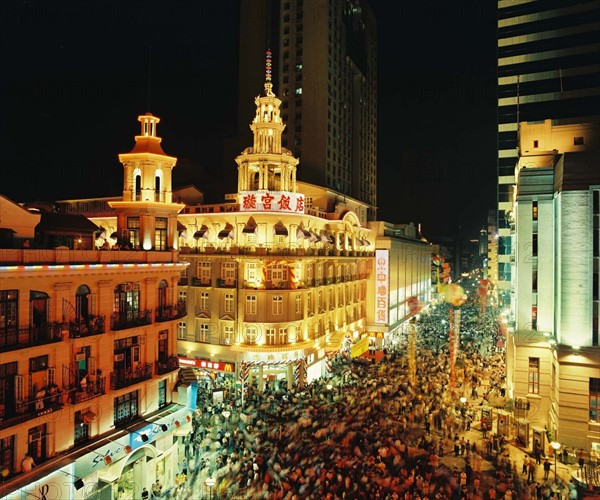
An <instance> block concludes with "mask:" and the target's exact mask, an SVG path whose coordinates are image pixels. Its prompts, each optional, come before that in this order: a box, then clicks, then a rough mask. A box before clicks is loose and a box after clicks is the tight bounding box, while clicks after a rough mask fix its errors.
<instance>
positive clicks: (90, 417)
mask: <svg viewBox="0 0 600 500" xmlns="http://www.w3.org/2000/svg"><path fill="white" fill-rule="evenodd" d="M81 418H82V419H83V421H84V423H86V424H91V423H92V422H93V421H94V420H96V414H95V413H94V412H93V411H86V412H85V413H84V414H83V415H81Z"/></svg>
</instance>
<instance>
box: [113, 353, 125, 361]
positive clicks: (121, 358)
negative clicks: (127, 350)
mask: <svg viewBox="0 0 600 500" xmlns="http://www.w3.org/2000/svg"><path fill="white" fill-rule="evenodd" d="M124 360H125V355H124V354H115V361H124Z"/></svg>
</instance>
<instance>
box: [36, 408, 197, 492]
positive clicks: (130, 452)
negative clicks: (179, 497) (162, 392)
mask: <svg viewBox="0 0 600 500" xmlns="http://www.w3.org/2000/svg"><path fill="white" fill-rule="evenodd" d="M191 421H192V418H191V411H190V409H189V408H179V409H176V410H175V411H173V412H172V413H169V414H168V415H165V416H163V417H161V418H159V419H157V420H155V421H154V422H152V423H149V424H147V425H146V426H143V427H137V428H136V429H135V430H129V432H128V433H127V434H125V435H122V436H120V437H118V438H116V439H114V440H111V441H110V442H108V444H104V445H103V446H100V447H98V448H96V449H94V450H93V451H90V453H87V454H85V455H83V456H81V457H78V458H77V460H76V462H75V464H74V465H73V471H72V480H73V481H79V482H78V483H77V484H78V485H80V486H82V487H81V488H79V489H77V488H75V489H74V491H73V495H71V496H67V497H65V498H73V499H75V500H80V499H81V500H83V499H85V500H90V499H93V500H125V499H137V498H140V497H141V492H142V489H143V488H147V489H148V491H151V488H152V485H153V484H154V482H155V481H156V480H158V481H159V482H160V483H161V484H162V486H163V492H167V491H169V489H171V488H173V487H174V484H175V475H176V473H177V467H178V456H179V448H180V446H181V444H180V440H179V439H178V435H179V434H180V433H182V432H183V433H185V434H186V435H187V434H188V433H189V432H190V431H191ZM105 441H107V440H105ZM48 498H50V497H48ZM58 498H60V497H58Z"/></svg>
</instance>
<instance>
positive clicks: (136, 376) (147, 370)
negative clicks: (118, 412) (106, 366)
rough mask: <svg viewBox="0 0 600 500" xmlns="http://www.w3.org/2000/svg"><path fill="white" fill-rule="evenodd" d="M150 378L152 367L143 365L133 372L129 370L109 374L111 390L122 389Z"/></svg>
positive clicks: (146, 364) (148, 364) (147, 364)
mask: <svg viewBox="0 0 600 500" xmlns="http://www.w3.org/2000/svg"><path fill="white" fill-rule="evenodd" d="M151 378H152V365H151V364H150V363H143V364H140V365H138V366H137V367H136V368H135V369H134V370H132V369H131V368H129V369H125V370H119V371H117V372H112V373H111V374H110V388H111V390H116V389H123V387H128V386H130V385H133V384H137V383H138V382H143V381H144V380H149V379H151Z"/></svg>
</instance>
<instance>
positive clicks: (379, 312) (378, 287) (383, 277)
mask: <svg viewBox="0 0 600 500" xmlns="http://www.w3.org/2000/svg"><path fill="white" fill-rule="evenodd" d="M389 277H390V261H389V252H388V251H387V250H376V251H375V323H383V324H387V322H388V314H389V310H390V304H389V301H390V299H389V297H390V283H389Z"/></svg>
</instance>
